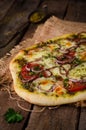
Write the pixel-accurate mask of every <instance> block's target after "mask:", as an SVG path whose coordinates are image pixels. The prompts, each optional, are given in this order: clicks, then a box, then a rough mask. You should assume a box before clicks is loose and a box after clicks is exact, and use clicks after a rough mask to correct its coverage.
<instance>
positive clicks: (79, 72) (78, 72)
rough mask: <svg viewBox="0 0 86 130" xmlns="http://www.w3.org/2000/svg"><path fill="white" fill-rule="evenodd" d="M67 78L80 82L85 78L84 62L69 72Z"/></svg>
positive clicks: (85, 66)
mask: <svg viewBox="0 0 86 130" xmlns="http://www.w3.org/2000/svg"><path fill="white" fill-rule="evenodd" d="M69 78H71V79H77V80H80V79H81V78H86V62H84V63H82V64H80V65H78V66H76V67H75V68H73V69H72V70H71V71H70V72H69Z"/></svg>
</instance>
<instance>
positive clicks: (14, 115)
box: [4, 108, 23, 123]
mask: <svg viewBox="0 0 86 130" xmlns="http://www.w3.org/2000/svg"><path fill="white" fill-rule="evenodd" d="M4 117H5V120H6V121H7V122H8V123H15V122H20V121H22V120H23V116H22V115H21V114H19V113H18V112H16V111H15V110H14V109H13V108H9V109H8V111H7V112H6V113H5V115H4Z"/></svg>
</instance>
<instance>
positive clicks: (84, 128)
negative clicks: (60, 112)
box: [78, 108, 86, 130]
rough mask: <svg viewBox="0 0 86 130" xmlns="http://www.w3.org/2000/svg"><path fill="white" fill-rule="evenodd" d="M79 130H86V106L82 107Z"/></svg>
mask: <svg viewBox="0 0 86 130" xmlns="http://www.w3.org/2000/svg"><path fill="white" fill-rule="evenodd" d="M78 130H86V108H81V114H80V120H79V128H78Z"/></svg>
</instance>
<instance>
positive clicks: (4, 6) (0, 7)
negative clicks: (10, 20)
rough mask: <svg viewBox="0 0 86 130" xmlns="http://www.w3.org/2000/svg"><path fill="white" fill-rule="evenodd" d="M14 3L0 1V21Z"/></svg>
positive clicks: (5, 0)
mask: <svg viewBox="0 0 86 130" xmlns="http://www.w3.org/2000/svg"><path fill="white" fill-rule="evenodd" d="M13 3H14V0H11V1H10V0H1V1H0V20H2V19H3V18H4V16H5V15H6V13H7V12H8V11H9V9H10V8H11V6H12V4H13Z"/></svg>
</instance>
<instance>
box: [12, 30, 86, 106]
mask: <svg viewBox="0 0 86 130" xmlns="http://www.w3.org/2000/svg"><path fill="white" fill-rule="evenodd" d="M10 71H11V74H12V78H13V86H14V90H15V92H16V93H17V94H18V95H19V96H20V97H22V98H23V99H25V100H26V101H28V102H30V103H32V104H36V105H40V106H56V105H61V104H68V103H74V102H77V101H81V100H86V32H82V33H77V34H67V35H64V36H61V37H58V38H55V39H51V40H48V41H46V42H42V43H38V44H35V45H34V46H32V47H29V48H28V49H25V50H22V51H20V52H19V53H18V54H17V55H16V56H15V57H14V58H13V59H12V60H11V62H10Z"/></svg>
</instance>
